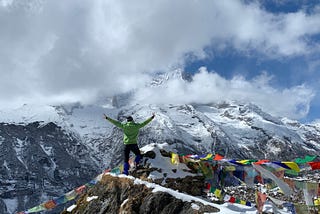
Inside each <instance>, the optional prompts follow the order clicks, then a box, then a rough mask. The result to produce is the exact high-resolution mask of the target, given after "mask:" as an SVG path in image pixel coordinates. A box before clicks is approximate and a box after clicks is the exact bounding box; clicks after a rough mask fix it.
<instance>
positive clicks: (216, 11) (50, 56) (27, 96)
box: [0, 0, 320, 113]
mask: <svg viewBox="0 0 320 214" xmlns="http://www.w3.org/2000/svg"><path fill="white" fill-rule="evenodd" d="M0 26H1V28H0V47H1V48H0V72H1V80H0V105H1V106H4V105H6V106H7V105H16V104H22V103H26V102H43V103H61V102H66V101H70V102H74V101H81V102H92V101H94V100H95V99H96V98H97V97H98V96H111V95H113V94H116V93H121V92H126V91H129V90H132V89H138V90H139V88H140V86H144V85H145V83H147V82H148V81H150V74H153V73H155V72H157V71H165V70H170V69H172V67H183V66H184V64H185V63H186V61H185V60H186V58H185V56H186V54H190V53H191V54H192V55H193V56H194V57H196V58H198V59H200V58H205V57H207V56H206V52H205V51H204V49H205V48H206V47H211V48H212V49H213V50H214V51H217V52H218V51H220V50H221V49H224V48H229V47H232V48H233V49H235V50H237V51H240V52H247V51H249V52H250V51H255V52H258V53H261V54H262V55H264V56H266V57H281V56H285V57H288V56H294V55H300V54H308V53H312V52H316V51H318V50H319V48H318V47H319V46H318V44H315V43H313V42H312V41H311V40H308V39H306V38H308V36H313V35H317V34H319V33H320V28H316V27H314V26H320V14H319V13H317V12H314V13H308V14H307V13H305V12H304V11H298V12H296V13H290V14H272V13H269V12H266V11H265V10H263V8H262V7H261V6H260V5H259V4H258V3H250V4H245V3H243V2H242V1H233V0H226V1H195V0H178V1H169V0H163V1H152V2H151V1H148V0H142V1H139V2H134V1H122V0H108V1H105V0H95V1H90V0H80V1H79V0H68V1H59V0H57V1H46V0H2V1H0ZM208 79H211V81H208ZM212 81H213V82H212ZM255 81H257V80H255ZM255 81H253V82H249V81H247V80H242V79H241V78H240V79H239V78H238V77H234V78H233V79H232V80H226V79H224V78H222V77H220V76H219V75H217V74H215V73H203V72H200V73H199V74H197V75H195V77H194V82H192V83H189V84H187V83H182V82H176V83H170V84H168V88H167V89H165V90H168V94H169V92H170V90H171V91H176V92H177V93H181V94H180V95H179V96H178V97H183V96H184V95H185V94H184V93H185V90H187V91H188V93H187V94H188V97H187V98H181V102H186V101H188V100H197V97H199V95H197V94H196V92H199V93H201V94H203V93H213V95H214V96H212V97H216V99H219V98H225V97H227V98H230V99H231V98H233V97H237V96H238V95H239V96H240V97H243V99H247V100H248V101H250V100H251V99H253V100H255V101H257V102H258V100H259V99H260V101H259V102H258V103H264V102H265V101H264V100H263V98H257V97H258V96H257V94H258V92H255V91H250V90H244V88H246V87H243V84H244V85H247V87H249V88H250V87H252V88H253V89H256V90H258V91H260V92H261V91H267V92H268V93H271V92H272V91H273V92H276V94H277V96H278V97H277V96H276V98H275V99H280V100H281V99H282V97H283V96H287V95H286V93H289V94H290V96H297V97H296V98H292V99H293V100H288V104H287V105H290V108H294V106H295V105H297V103H296V102H297V100H299V97H300V96H301V94H300V92H301V93H302V92H305V93H306V94H307V95H308V96H309V97H308V99H306V101H304V102H305V103H304V104H305V106H308V102H309V101H310V99H311V98H312V93H310V91H309V90H307V89H306V88H305V87H303V86H297V87H293V88H290V89H287V90H288V92H286V91H278V90H276V89H273V88H272V87H271V86H268V85H267V84H264V85H263V87H265V88H263V89H262V88H261V87H262V86H260V87H258V86H256V85H255V84H256V83H255ZM182 88H184V89H185V90H181V89H182ZM212 89H214V91H212ZM141 90H144V88H142V89H141ZM294 91H295V92H299V93H297V94H296V93H294ZM191 92H192V93H191ZM222 92H227V95H226V94H223V93H222ZM154 93H156V92H154ZM268 93H266V92H265V93H264V94H268ZM291 93H292V94H291ZM190 96H191V97H190ZM172 99H173V98H172ZM211 99H212V98H209V97H202V100H204V101H205V100H209V101H211ZM166 101H167V102H170V99H166ZM173 101H177V100H176V99H173ZM278 106H279V104H278ZM285 107H286V106H285ZM274 108H275V110H274V111H278V112H279V113H281V106H279V107H276V105H275V107H274ZM302 112H303V111H302Z"/></svg>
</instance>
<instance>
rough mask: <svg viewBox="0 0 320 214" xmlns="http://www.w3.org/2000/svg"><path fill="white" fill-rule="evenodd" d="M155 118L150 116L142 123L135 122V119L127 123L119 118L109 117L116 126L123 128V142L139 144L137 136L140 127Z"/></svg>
mask: <svg viewBox="0 0 320 214" xmlns="http://www.w3.org/2000/svg"><path fill="white" fill-rule="evenodd" d="M152 119H153V118H152V117H150V118H149V119H147V120H146V121H144V122H142V123H135V122H134V121H130V122H127V123H121V122H119V121H117V120H113V119H111V118H109V117H108V118H107V120H108V121H110V122H111V123H112V124H114V125H115V126H117V127H119V128H121V129H123V133H124V135H123V143H124V144H137V138H138V134H139V129H140V128H142V127H144V126H145V125H147V124H148V123H150V122H151V120H152Z"/></svg>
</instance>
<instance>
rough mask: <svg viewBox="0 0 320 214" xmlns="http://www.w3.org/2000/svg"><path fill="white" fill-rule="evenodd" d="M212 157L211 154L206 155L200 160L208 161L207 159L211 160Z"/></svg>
mask: <svg viewBox="0 0 320 214" xmlns="http://www.w3.org/2000/svg"><path fill="white" fill-rule="evenodd" d="M212 156H213V154H207V156H206V157H204V158H201V160H208V159H210V158H212Z"/></svg>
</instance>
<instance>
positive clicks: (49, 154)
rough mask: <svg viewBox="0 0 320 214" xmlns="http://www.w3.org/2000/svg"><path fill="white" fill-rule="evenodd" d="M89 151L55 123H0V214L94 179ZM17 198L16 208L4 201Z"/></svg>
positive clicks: (94, 170) (56, 194)
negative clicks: (7, 205)
mask: <svg viewBox="0 0 320 214" xmlns="http://www.w3.org/2000/svg"><path fill="white" fill-rule="evenodd" d="M89 158H90V157H89V156H88V149H87V148H86V147H85V146H84V145H82V144H79V142H78V140H77V139H76V138H75V137H74V136H72V135H71V134H70V133H66V132H65V131H63V130H62V129H61V128H60V127H59V126H57V125H56V124H54V123H48V124H40V123H39V122H35V123H30V124H27V125H22V124H21V125H15V124H5V123H0V183H1V186H0V211H1V210H5V211H3V212H1V213H6V212H7V210H11V212H12V211H14V210H15V211H22V210H25V209H28V208H31V207H33V206H36V205H38V204H40V203H42V202H43V201H44V200H46V199H45V197H47V199H49V198H53V197H57V196H60V195H61V194H63V193H64V192H67V191H70V190H72V189H73V188H75V187H77V186H80V185H82V184H83V183H85V182H87V181H88V178H91V177H93V176H95V175H96V174H97V172H98V167H97V166H96V165H95V164H93V163H92V161H90V159H89ZM6 199H8V200H9V199H16V202H17V204H16V208H13V207H6V205H5V203H4V201H3V200H6Z"/></svg>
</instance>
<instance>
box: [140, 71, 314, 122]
mask: <svg viewBox="0 0 320 214" xmlns="http://www.w3.org/2000/svg"><path fill="white" fill-rule="evenodd" d="M271 79H272V77H271V76H269V75H267V73H265V72H263V73H262V74H261V75H259V76H257V77H256V78H255V79H253V80H252V81H249V80H246V79H245V78H244V77H242V76H237V77H234V78H233V79H231V80H227V79H224V78H222V77H221V76H220V75H218V74H217V73H215V72H208V71H207V69H206V68H205V67H202V68H200V70H199V72H198V73H196V74H195V75H194V77H193V80H192V81H191V82H187V81H184V80H183V79H182V78H171V79H168V81H166V82H164V83H163V84H162V85H160V86H159V87H145V88H140V89H139V90H138V91H137V92H136V96H135V102H139V103H158V104H163V103H171V104H182V103H201V104H207V103H215V102H223V101H240V102H245V103H254V104H256V105H258V106H259V107H261V108H262V109H263V110H264V111H266V112H268V113H271V114H273V115H276V116H287V117H289V118H292V119H300V118H303V117H305V116H306V114H307V113H308V111H309V108H310V102H311V100H312V98H313V97H314V91H313V90H312V89H310V88H308V87H306V86H304V85H300V86H295V87H292V88H288V89H282V90H277V89H274V88H273V87H271V85H270V80H271Z"/></svg>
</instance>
